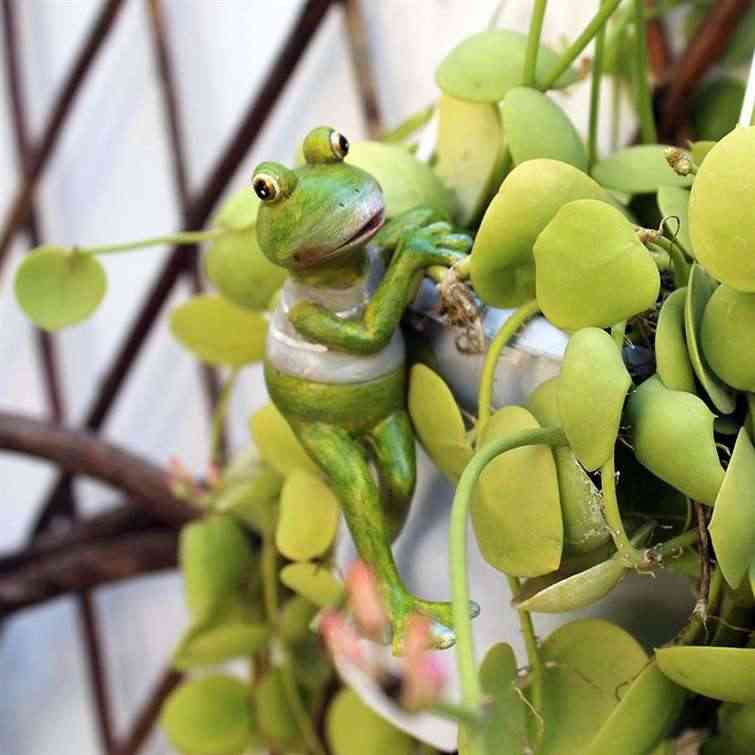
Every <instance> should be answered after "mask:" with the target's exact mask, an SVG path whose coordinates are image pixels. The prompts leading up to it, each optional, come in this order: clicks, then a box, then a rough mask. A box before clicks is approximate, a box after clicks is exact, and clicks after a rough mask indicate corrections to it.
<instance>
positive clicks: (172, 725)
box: [160, 674, 253, 755]
mask: <svg viewBox="0 0 755 755" xmlns="http://www.w3.org/2000/svg"><path fill="white" fill-rule="evenodd" d="M250 701H251V693H250V690H249V688H248V687H247V685H246V684H244V683H243V682H241V681H239V680H238V679H235V678H233V677H231V676H223V675H220V674H217V675H212V676H205V677H203V678H201V679H194V680H192V681H189V682H186V683H185V684H182V685H181V686H180V687H179V688H178V689H176V690H175V691H174V692H172V693H171V694H170V696H169V697H168V698H167V700H166V701H165V704H164V705H163V709H162V713H161V714H160V725H161V726H162V728H163V731H164V732H165V734H166V736H167V737H168V739H169V740H170V742H171V744H172V745H173V747H175V748H176V750H178V751H179V752H181V753H186V755H241V753H243V752H244V751H245V750H246V748H247V747H248V746H249V743H250V741H251V739H252V728H253V719H252V713H251V709H250Z"/></svg>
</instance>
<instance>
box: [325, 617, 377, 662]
mask: <svg viewBox="0 0 755 755" xmlns="http://www.w3.org/2000/svg"><path fill="white" fill-rule="evenodd" d="M319 624H320V634H321V635H322V638H323V641H324V642H325V647H326V648H327V649H328V652H329V653H330V654H331V655H332V656H333V657H334V658H336V659H343V660H346V661H348V662H349V663H353V664H354V665H355V666H357V667H358V668H361V669H362V670H365V671H366V670H368V667H369V663H368V660H367V657H366V656H365V653H364V651H363V649H362V646H361V644H360V642H359V635H358V634H357V633H356V631H355V630H354V627H352V626H351V624H349V623H348V621H346V618H345V617H344V615H343V614H342V613H339V612H338V611H333V610H329V611H325V612H324V613H323V614H322V616H321V617H320V622H319Z"/></svg>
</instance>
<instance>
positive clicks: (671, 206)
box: [657, 186, 695, 257]
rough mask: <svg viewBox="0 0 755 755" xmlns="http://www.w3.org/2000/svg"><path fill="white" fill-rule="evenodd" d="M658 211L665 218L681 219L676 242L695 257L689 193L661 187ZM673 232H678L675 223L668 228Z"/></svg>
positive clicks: (670, 187)
mask: <svg viewBox="0 0 755 755" xmlns="http://www.w3.org/2000/svg"><path fill="white" fill-rule="evenodd" d="M657 200H658V209H659V211H660V213H661V215H662V216H663V217H664V218H672V217H673V218H678V219H679V233H678V234H677V236H676V240H677V241H678V242H679V243H680V244H681V245H682V248H683V249H684V251H685V252H687V254H689V255H690V256H692V257H694V256H695V253H694V250H693V249H692V239H691V238H690V235H689V191H688V190H687V189H680V188H679V187H678V186H661V188H660V189H658V194H657ZM668 227H669V228H670V229H671V230H672V231H675V230H676V226H675V224H674V221H670V224H669V226H668Z"/></svg>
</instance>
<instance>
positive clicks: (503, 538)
mask: <svg viewBox="0 0 755 755" xmlns="http://www.w3.org/2000/svg"><path fill="white" fill-rule="evenodd" d="M538 427H540V425H539V424H538V422H537V420H536V419H535V418H534V417H533V416H532V415H531V414H530V413H529V412H528V411H527V410H526V409H524V408H523V407H520V406H505V407H503V409H499V410H498V411H497V412H496V413H495V414H494V415H493V416H492V417H491V418H490V420H489V422H488V423H487V425H486V426H485V428H484V430H483V433H482V436H481V438H480V446H481V447H482V446H483V445H484V444H485V443H489V442H490V441H491V440H494V439H496V438H503V437H505V436H507V435H511V434H512V433H516V432H519V431H522V430H528V429H535V428H538ZM472 524H473V525H474V531H475V535H476V537H477V542H478V544H479V546H480V551H481V552H482V555H483V557H484V558H485V560H486V561H487V562H488V563H489V564H490V565H491V566H493V567H494V568H496V569H498V570H499V571H502V572H505V573H506V574H512V575H516V576H521V577H536V576H538V575H540V574H546V573H548V572H551V571H553V570H554V569H557V568H558V565H559V563H560V562H561V551H562V548H563V542H564V532H563V522H562V519H561V505H560V502H559V497H558V477H557V475H556V465H555V463H554V461H553V454H552V453H551V451H550V448H548V447H547V446H525V447H523V448H517V449H514V450H513V451H508V452H507V453H505V454H501V455H500V456H498V457H497V458H496V459H494V460H493V461H492V462H491V463H490V464H488V465H487V467H485V469H484V471H483V473H482V474H481V475H480V480H479V483H478V487H477V495H476V497H475V500H474V502H473V504H472Z"/></svg>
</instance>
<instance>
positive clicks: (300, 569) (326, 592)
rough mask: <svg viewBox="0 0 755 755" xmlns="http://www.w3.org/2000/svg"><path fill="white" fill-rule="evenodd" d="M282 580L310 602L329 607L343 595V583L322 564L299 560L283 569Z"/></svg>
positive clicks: (321, 606)
mask: <svg viewBox="0 0 755 755" xmlns="http://www.w3.org/2000/svg"><path fill="white" fill-rule="evenodd" d="M280 578H281V582H283V584H284V585H286V587H288V588H289V589H290V590H293V591H294V592H295V593H298V594H299V595H301V596H302V597H303V598H306V599H307V600H308V601H309V602H310V603H314V604H315V605H318V606H320V608H327V607H328V606H332V605H335V604H336V603H338V602H339V601H340V600H341V597H342V595H343V585H342V584H341V582H339V581H338V580H337V579H336V578H335V577H334V576H333V575H332V574H331V573H330V571H328V569H327V568H326V567H324V566H321V565H320V564H315V563H311V562H308V561H299V562H298V563H296V564H288V566H284V567H283V569H281V573H280Z"/></svg>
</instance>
